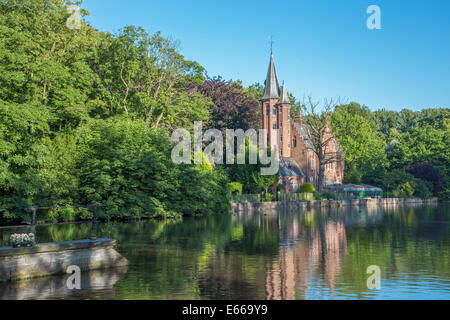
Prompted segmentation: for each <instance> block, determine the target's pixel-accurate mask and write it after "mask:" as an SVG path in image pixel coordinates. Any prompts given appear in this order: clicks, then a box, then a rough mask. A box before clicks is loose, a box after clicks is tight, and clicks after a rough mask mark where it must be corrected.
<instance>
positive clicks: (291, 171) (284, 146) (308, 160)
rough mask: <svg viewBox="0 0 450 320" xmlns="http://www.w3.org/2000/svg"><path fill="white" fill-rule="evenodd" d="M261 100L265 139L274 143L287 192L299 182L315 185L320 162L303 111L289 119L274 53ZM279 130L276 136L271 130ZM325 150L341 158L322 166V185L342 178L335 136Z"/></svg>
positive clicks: (285, 95)
mask: <svg viewBox="0 0 450 320" xmlns="http://www.w3.org/2000/svg"><path fill="white" fill-rule="evenodd" d="M261 101H262V122H263V129H266V130H267V133H268V136H267V141H268V142H270V145H271V147H272V148H273V146H275V145H277V146H278V153H279V157H280V160H281V161H280V176H281V181H280V183H283V184H284V185H285V186H286V188H287V191H288V192H292V191H294V192H295V191H297V188H298V186H299V185H301V184H302V183H304V182H311V183H312V184H313V185H314V186H316V187H317V180H318V178H317V177H318V171H319V163H318V158H317V155H316V154H315V153H314V152H313V151H312V150H311V149H310V147H311V145H310V144H309V142H308V140H309V139H308V135H309V134H308V131H309V130H310V127H309V126H308V125H307V124H304V123H303V119H302V114H301V112H300V111H298V112H297V114H296V117H295V119H294V120H292V119H291V115H290V113H291V103H290V100H289V97H288V94H287V91H286V87H285V85H284V83H283V86H282V87H281V88H280V85H279V83H278V78H277V73H276V70H275V64H274V61H273V56H272V55H271V56H270V63H269V70H268V72H267V79H266V81H265V89H264V95H263V97H262V99H261ZM275 129H276V130H278V136H275V134H274V133H275V132H274V131H273V130H275ZM327 152H334V153H336V154H338V155H339V158H340V160H339V161H338V162H335V163H331V164H328V165H327V166H326V168H325V184H326V185H328V184H342V181H343V179H344V153H343V150H342V148H341V147H340V145H339V143H338V142H337V141H336V139H331V140H330V142H329V145H328V150H327Z"/></svg>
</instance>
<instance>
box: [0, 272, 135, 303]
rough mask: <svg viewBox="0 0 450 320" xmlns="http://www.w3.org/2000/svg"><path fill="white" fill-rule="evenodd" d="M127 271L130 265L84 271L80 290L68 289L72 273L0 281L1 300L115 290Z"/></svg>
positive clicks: (36, 298)
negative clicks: (14, 280) (115, 286)
mask: <svg viewBox="0 0 450 320" xmlns="http://www.w3.org/2000/svg"><path fill="white" fill-rule="evenodd" d="M127 271H128V267H120V268H115V269H110V270H95V271H90V272H83V273H82V274H81V289H80V290H71V289H68V287H67V280H68V278H69V277H70V275H65V276H56V277H54V276H53V277H44V278H37V279H30V280H23V281H17V282H6V283H0V300H44V299H49V298H51V299H64V298H65V297H68V296H71V295H72V296H74V297H77V296H78V297H84V296H86V295H89V294H92V293H94V292H96V291H99V292H101V291H104V292H108V291H112V290H113V288H114V285H115V284H116V282H117V281H118V280H119V279H120V278H121V277H122V276H123V275H124V274H125V273H126V272H127ZM97 293H98V292H97ZM108 295H110V293H109V292H108Z"/></svg>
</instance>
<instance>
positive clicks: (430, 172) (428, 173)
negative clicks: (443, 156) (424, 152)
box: [406, 162, 443, 196]
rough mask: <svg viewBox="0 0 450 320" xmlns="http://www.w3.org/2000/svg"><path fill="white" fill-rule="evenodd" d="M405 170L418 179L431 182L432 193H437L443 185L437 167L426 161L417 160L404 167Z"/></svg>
mask: <svg viewBox="0 0 450 320" xmlns="http://www.w3.org/2000/svg"><path fill="white" fill-rule="evenodd" d="M406 172H408V173H410V174H412V175H413V176H414V177H416V178H418V179H422V180H423V181H428V182H431V183H432V184H433V193H434V195H436V196H437V195H438V193H439V192H440V191H441V190H442V187H443V179H442V176H441V173H440V171H439V169H438V168H436V167H434V166H433V165H432V164H430V163H427V162H417V163H415V164H413V165H410V166H409V167H407V168H406Z"/></svg>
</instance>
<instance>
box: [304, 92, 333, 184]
mask: <svg viewBox="0 0 450 320" xmlns="http://www.w3.org/2000/svg"><path fill="white" fill-rule="evenodd" d="M319 104H320V103H319V102H315V101H313V100H312V98H311V97H308V98H307V100H306V102H304V103H303V105H304V106H305V110H306V116H305V118H304V120H303V123H304V124H306V126H307V128H306V134H307V137H308V142H309V144H308V145H309V146H308V149H309V150H311V151H313V152H314V153H315V154H316V156H317V159H318V162H319V172H318V181H317V185H318V191H319V192H322V190H323V187H324V184H325V179H324V176H325V166H326V165H328V164H331V163H335V162H338V161H340V160H341V159H342V155H341V154H339V152H336V151H334V150H333V148H332V144H334V143H337V140H336V137H335V135H334V133H333V131H332V130H331V129H330V121H329V120H330V116H331V112H332V110H333V109H334V108H335V107H336V105H338V103H336V101H335V100H333V99H331V100H325V103H324V107H323V111H322V113H321V114H319V113H318V110H317V109H318V106H319Z"/></svg>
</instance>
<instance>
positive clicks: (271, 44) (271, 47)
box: [269, 35, 274, 54]
mask: <svg viewBox="0 0 450 320" xmlns="http://www.w3.org/2000/svg"><path fill="white" fill-rule="evenodd" d="M269 43H270V54H272V53H273V44H274V41H273V35H270V36H269Z"/></svg>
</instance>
